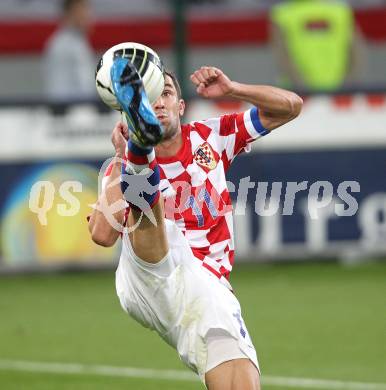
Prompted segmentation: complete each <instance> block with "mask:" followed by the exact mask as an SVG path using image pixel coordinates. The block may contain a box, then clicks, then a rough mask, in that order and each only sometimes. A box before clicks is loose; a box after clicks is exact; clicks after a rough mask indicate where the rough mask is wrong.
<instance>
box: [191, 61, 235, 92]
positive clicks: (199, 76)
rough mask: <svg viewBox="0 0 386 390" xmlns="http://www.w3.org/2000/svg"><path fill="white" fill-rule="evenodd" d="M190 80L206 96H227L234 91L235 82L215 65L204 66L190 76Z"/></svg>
mask: <svg viewBox="0 0 386 390" xmlns="http://www.w3.org/2000/svg"><path fill="white" fill-rule="evenodd" d="M190 80H191V81H192V82H193V84H194V85H195V86H196V87H197V88H196V91H197V93H198V94H199V95H200V96H202V97H205V98H220V97H225V96H228V95H230V94H231V93H232V91H233V82H232V81H231V80H230V79H229V77H228V76H226V75H225V74H224V73H223V71H222V70H220V69H218V68H215V67H213V66H202V67H201V68H200V69H198V70H196V71H195V72H194V73H193V74H192V75H191V76H190Z"/></svg>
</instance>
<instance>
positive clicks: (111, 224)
mask: <svg viewBox="0 0 386 390" xmlns="http://www.w3.org/2000/svg"><path fill="white" fill-rule="evenodd" d="M125 137H126V138H127V137H128V134H127V129H126V128H125V127H124V126H123V125H122V124H121V123H118V124H117V125H116V126H115V128H114V130H113V134H112V142H113V144H114V146H115V149H116V152H115V156H114V158H113V160H112V162H111V173H110V175H109V176H108V177H106V178H105V180H106V183H105V185H104V189H103V190H102V192H101V194H100V196H99V198H98V200H97V203H96V207H95V209H94V210H93V212H92V214H91V217H90V221H89V231H90V234H91V238H92V240H93V241H94V242H95V243H96V244H98V245H102V246H106V247H109V246H112V245H114V244H115V242H116V240H117V238H118V237H119V234H120V232H121V231H122V223H123V220H124V213H125V208H126V203H125V201H124V199H123V195H122V190H121V185H120V175H121V163H122V158H123V156H124V150H125V143H126V140H125Z"/></svg>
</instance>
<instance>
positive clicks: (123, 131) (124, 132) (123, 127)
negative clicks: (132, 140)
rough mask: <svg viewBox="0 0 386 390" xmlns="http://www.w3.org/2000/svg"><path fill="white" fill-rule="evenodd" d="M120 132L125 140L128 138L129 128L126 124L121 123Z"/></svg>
mask: <svg viewBox="0 0 386 390" xmlns="http://www.w3.org/2000/svg"><path fill="white" fill-rule="evenodd" d="M121 133H122V135H123V137H124V138H125V139H126V140H127V139H129V128H128V127H127V125H126V124H123V126H122V130H121Z"/></svg>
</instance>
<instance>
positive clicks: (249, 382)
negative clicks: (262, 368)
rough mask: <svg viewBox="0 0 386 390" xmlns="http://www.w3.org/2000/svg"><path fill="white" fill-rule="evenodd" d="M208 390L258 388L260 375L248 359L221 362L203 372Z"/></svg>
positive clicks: (248, 389) (249, 389)
mask: <svg viewBox="0 0 386 390" xmlns="http://www.w3.org/2000/svg"><path fill="white" fill-rule="evenodd" d="M205 383H206V386H207V388H208V390H260V389H261V387H260V376H259V372H258V370H257V368H256V366H255V365H254V364H253V363H252V362H251V361H250V360H249V359H234V360H229V361H227V362H224V363H221V364H220V365H218V366H217V367H215V368H213V369H212V370H210V371H208V372H207V373H206V374H205Z"/></svg>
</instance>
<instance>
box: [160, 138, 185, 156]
mask: <svg viewBox="0 0 386 390" xmlns="http://www.w3.org/2000/svg"><path fill="white" fill-rule="evenodd" d="M182 142H183V140H182V134H181V131H179V132H178V133H177V134H176V135H175V136H174V137H173V138H170V139H167V140H165V141H162V142H161V143H160V144H158V145H157V146H156V147H155V153H156V155H157V156H158V157H161V158H165V157H173V156H175V155H176V154H177V153H178V151H179V150H180V149H181V147H182Z"/></svg>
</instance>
